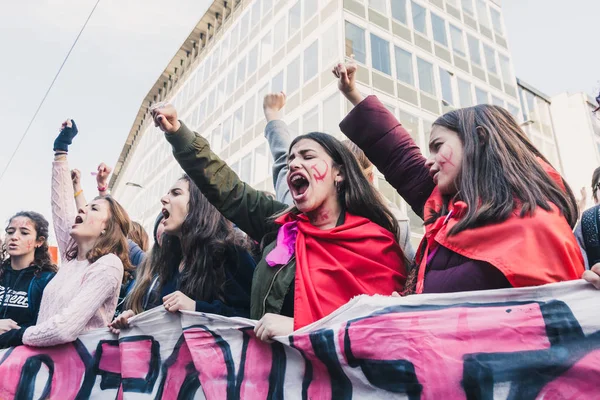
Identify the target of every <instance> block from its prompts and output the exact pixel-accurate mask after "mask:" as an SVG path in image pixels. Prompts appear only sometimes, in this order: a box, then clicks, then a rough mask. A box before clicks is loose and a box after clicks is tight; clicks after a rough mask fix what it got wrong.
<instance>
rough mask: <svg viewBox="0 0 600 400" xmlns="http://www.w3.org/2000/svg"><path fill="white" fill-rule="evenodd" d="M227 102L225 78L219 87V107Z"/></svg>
mask: <svg viewBox="0 0 600 400" xmlns="http://www.w3.org/2000/svg"><path fill="white" fill-rule="evenodd" d="M224 101H225V78H223V79H221V82H219V85H218V86H217V105H221V104H223V102H224Z"/></svg>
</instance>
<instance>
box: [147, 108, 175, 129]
mask: <svg viewBox="0 0 600 400" xmlns="http://www.w3.org/2000/svg"><path fill="white" fill-rule="evenodd" d="M150 113H151V114H152V119H154V125H155V126H157V127H159V128H160V129H161V130H162V131H163V132H165V133H175V132H177V131H178V130H179V128H180V127H181V123H180V122H179V120H178V119H177V110H176V109H175V107H173V105H172V104H170V103H162V102H161V103H156V104H155V105H153V106H152V108H151V109H150Z"/></svg>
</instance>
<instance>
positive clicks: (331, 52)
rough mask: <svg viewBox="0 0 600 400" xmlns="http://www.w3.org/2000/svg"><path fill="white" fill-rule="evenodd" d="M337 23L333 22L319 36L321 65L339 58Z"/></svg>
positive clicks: (328, 63) (331, 62)
mask: <svg viewBox="0 0 600 400" xmlns="http://www.w3.org/2000/svg"><path fill="white" fill-rule="evenodd" d="M339 57H340V56H339V40H338V24H337V22H336V23H334V24H333V25H332V26H331V27H329V28H328V29H327V30H326V31H325V32H324V33H323V35H322V36H321V60H322V63H323V66H326V65H330V64H333V63H334V62H335V61H337V60H338V59H339Z"/></svg>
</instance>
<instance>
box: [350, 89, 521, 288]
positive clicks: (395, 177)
mask: <svg viewBox="0 0 600 400" xmlns="http://www.w3.org/2000/svg"><path fill="white" fill-rule="evenodd" d="M340 129H341V130H342V132H344V134H345V135H346V136H347V137H348V138H349V139H350V140H352V141H353V142H354V143H356V145H357V146H358V147H360V148H361V149H362V150H363V151H364V152H365V154H366V155H367V157H368V158H369V160H371V162H372V163H373V164H375V166H376V167H377V169H378V170H379V171H381V172H382V173H383V175H384V176H385V179H386V180H387V181H388V182H389V183H390V184H391V185H392V186H393V187H394V188H395V189H396V190H397V191H398V193H399V194H400V195H401V196H402V197H403V198H404V200H406V202H407V203H408V204H409V205H410V207H411V208H412V209H413V210H414V212H415V213H416V214H417V215H418V216H420V217H421V218H423V207H424V206H425V202H426V201H427V199H428V198H429V196H430V195H431V192H432V191H433V188H434V187H435V184H434V183H433V180H432V179H431V177H430V176H429V169H428V168H427V167H426V166H425V161H426V158H425V157H424V156H423V154H421V150H420V149H419V147H418V146H417V145H416V143H415V142H414V141H413V139H412V138H411V137H410V134H409V133H408V132H407V131H406V130H405V129H404V128H403V127H402V125H401V124H400V122H398V120H397V119H396V117H394V115H393V114H392V113H390V112H389V111H388V110H387V108H385V106H384V105H383V104H382V103H381V102H380V101H379V99H378V98H377V97H375V96H369V97H367V98H366V99H364V100H363V101H362V102H361V103H360V104H358V105H357V106H356V107H354V109H353V110H352V111H350V113H349V114H348V115H347V116H346V118H344V120H343V121H342V122H341V123H340ZM507 287H511V285H510V283H509V282H508V280H507V279H506V278H505V277H504V275H503V274H502V272H500V271H499V270H498V269H496V268H495V267H494V266H493V265H491V264H489V263H486V262H483V261H478V260H473V259H470V258H466V257H463V256H461V255H460V254H457V253H455V252H453V251H450V250H449V249H447V248H445V247H442V246H439V248H438V250H437V251H436V253H435V254H434V255H433V257H432V259H431V260H429V261H428V263H427V269H426V272H425V282H424V290H423V292H424V293H449V292H461V291H468V290H485V289H499V288H507Z"/></svg>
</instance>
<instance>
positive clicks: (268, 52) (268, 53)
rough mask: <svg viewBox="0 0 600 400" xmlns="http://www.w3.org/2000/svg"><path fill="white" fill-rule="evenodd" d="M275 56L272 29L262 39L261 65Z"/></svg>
mask: <svg viewBox="0 0 600 400" xmlns="http://www.w3.org/2000/svg"><path fill="white" fill-rule="evenodd" d="M271 57H273V43H272V39H271V31H269V33H267V34H266V35H265V36H263V37H262V39H261V40H260V65H264V64H265V63H267V62H269V61H270V60H271Z"/></svg>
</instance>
